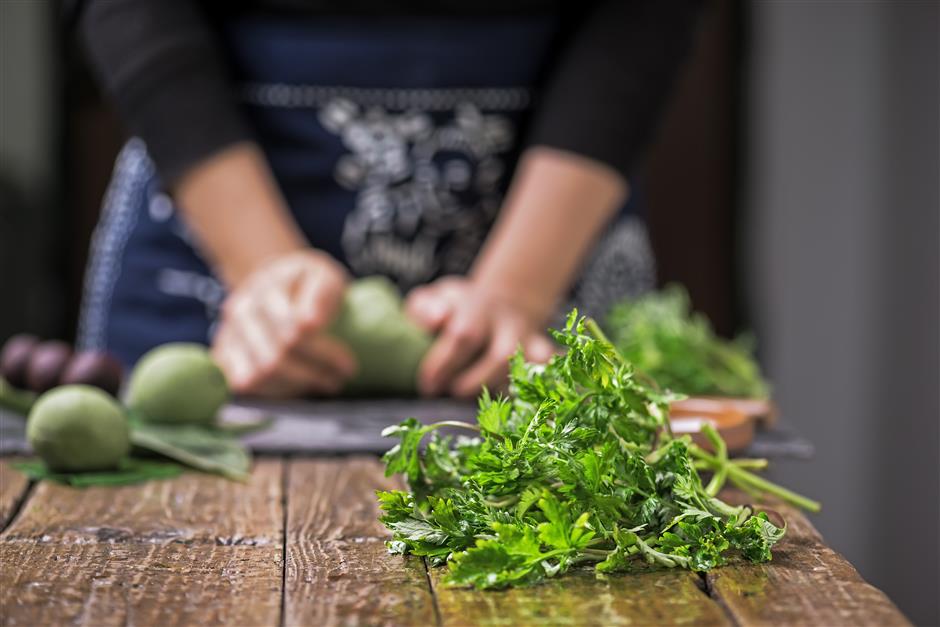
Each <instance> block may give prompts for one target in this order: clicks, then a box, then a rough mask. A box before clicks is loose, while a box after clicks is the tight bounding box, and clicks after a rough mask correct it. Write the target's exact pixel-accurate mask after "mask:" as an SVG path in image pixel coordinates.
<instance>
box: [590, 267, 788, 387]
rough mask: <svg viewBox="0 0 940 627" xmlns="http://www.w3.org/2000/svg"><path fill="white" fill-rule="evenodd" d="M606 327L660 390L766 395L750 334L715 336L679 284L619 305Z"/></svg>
mask: <svg viewBox="0 0 940 627" xmlns="http://www.w3.org/2000/svg"><path fill="white" fill-rule="evenodd" d="M604 328H605V329H606V330H607V333H608V334H609V335H610V338H611V340H612V341H613V343H614V345H615V346H616V347H617V349H618V350H619V351H620V353H621V354H622V355H623V356H624V358H625V359H626V360H627V361H629V362H630V363H632V364H633V365H634V366H635V367H636V368H637V369H638V370H639V371H641V372H643V373H645V374H647V375H649V376H650V377H652V378H653V380H654V381H656V383H658V384H659V385H660V386H662V387H664V388H668V389H670V390H674V391H676V392H682V393H684V394H692V395H712V396H736V397H748V398H766V397H767V396H768V395H769V392H770V388H769V386H768V384H767V382H766V381H765V380H764V378H763V377H762V376H761V371H760V366H758V364H757V361H756V360H755V359H754V347H753V341H752V339H751V338H750V336H747V335H741V336H738V337H737V338H735V339H734V340H726V339H724V338H721V337H719V336H717V335H716V334H715V332H714V331H713V330H712V327H711V325H710V324H709V322H708V319H707V318H706V317H705V316H704V315H702V314H700V313H696V312H693V311H692V309H691V305H690V303H689V295H688V293H687V292H686V291H685V289H684V288H683V287H682V286H681V285H676V284H673V285H669V286H667V287H666V288H665V289H663V290H662V291H659V292H653V293H650V294H647V295H646V296H643V297H640V298H638V299H636V300H624V301H621V302H619V303H617V304H616V305H614V306H613V307H612V308H611V310H610V312H608V314H607V319H606V320H605V323H604Z"/></svg>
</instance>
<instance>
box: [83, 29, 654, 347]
mask: <svg viewBox="0 0 940 627" xmlns="http://www.w3.org/2000/svg"><path fill="white" fill-rule="evenodd" d="M552 34H553V24H552V22H551V21H550V20H548V19H542V18H512V19H505V18H504V19H498V20H496V19H480V20H468V19H461V20H451V19H440V18H433V19H431V18H407V19H405V18H394V19H393V18H382V19H372V20H361V19H360V20H352V19H339V18H329V19H324V18H317V19H315V20H314V19H311V20H306V19H303V20H294V21H289V22H288V21H285V20H283V19H279V20H278V19H259V18H254V19H250V20H249V19H245V20H241V21H238V22H235V23H233V24H231V25H230V26H229V28H228V29H227V30H226V33H225V37H224V41H225V42H226V46H227V48H228V52H229V54H230V57H231V59H232V65H233V67H234V69H235V72H236V78H237V85H238V89H239V93H240V94H241V97H242V100H243V104H244V111H245V114H246V116H247V117H248V119H249V120H250V121H251V123H252V124H253V127H254V129H255V131H256V135H257V139H258V142H259V144H260V145H261V147H262V149H263V150H264V152H265V154H266V156H267V159H268V160H269V162H270V165H271V168H272V171H273V172H274V175H275V177H276V179H277V181H278V184H279V185H280V187H281V190H282V192H283V194H284V196H285V198H286V200H287V202H288V204H289V206H290V208H291V211H292V213H293V214H294V217H295V219H296V220H297V223H298V224H299V226H300V228H301V230H302V231H303V232H304V233H305V235H306V236H307V238H308V239H309V241H310V243H311V244H312V245H313V246H315V247H317V248H320V249H322V250H325V251H327V252H329V253H330V254H332V255H333V256H334V257H335V258H337V259H338V260H340V261H341V262H343V263H344V264H345V265H346V266H347V267H348V268H349V269H350V271H351V272H352V273H353V274H354V275H356V276H366V275H371V274H382V275H385V276H388V277H389V278H391V279H392V280H393V281H395V282H397V284H398V285H399V287H400V288H401V289H402V290H403V291H407V290H408V289H410V288H411V287H413V286H415V285H418V284H421V283H426V282H428V281H430V280H433V279H434V278H437V277H439V276H442V275H446V274H463V273H465V272H466V271H467V270H468V268H469V266H470V264H471V262H472V261H473V259H474V257H475V256H476V254H477V252H478V251H479V249H480V247H481V245H482V243H483V241H484V239H485V238H486V235H487V233H488V232H489V229H490V227H491V225H492V223H493V221H494V219H495V217H496V214H497V212H498V210H499V207H500V204H501V202H502V198H503V195H504V193H505V191H506V187H507V185H508V182H509V178H510V175H511V173H512V170H513V167H514V165H515V161H516V158H517V156H518V150H519V145H520V140H521V139H523V137H522V135H523V133H524V130H525V129H524V125H525V123H526V120H527V116H528V113H529V110H530V107H531V104H532V101H533V99H534V97H535V94H534V93H533V85H534V84H535V83H536V81H537V79H538V77H539V74H540V72H541V71H542V70H543V68H542V64H543V60H544V58H545V56H546V53H547V50H548V46H549V43H550V39H551V37H552ZM634 205H635V201H634V202H633V203H631V204H630V205H628V206H627V207H626V208H625V209H624V211H623V212H622V215H621V219H620V220H618V221H617V222H616V223H615V224H614V225H613V226H612V227H611V228H609V229H608V230H607V231H606V234H605V236H604V237H603V238H602V241H601V242H600V243H599V245H598V247H597V249H596V251H595V254H594V255H593V257H592V258H591V260H590V261H589V262H588V264H587V266H586V267H585V269H584V273H583V276H584V279H583V280H582V281H581V282H579V284H578V286H577V287H576V288H575V290H574V292H573V293H572V298H573V300H574V301H575V302H577V303H579V304H580V305H581V306H582V307H585V306H586V307H587V308H588V310H591V309H594V308H596V310H597V311H600V310H601V308H602V307H603V306H606V303H608V302H609V301H610V300H611V299H612V298H614V297H616V296H619V295H622V294H624V293H635V292H638V291H643V290H645V289H648V288H649V287H650V286H651V285H652V281H653V264H652V255H651V254H650V250H649V244H648V241H647V238H646V233H645V229H644V228H643V225H642V222H641V221H640V220H639V219H638V218H636V217H634V215H633V214H634V211H635V210H634ZM231 219H237V216H236V215H233V216H231ZM246 245H250V244H246ZM224 297H225V289H224V287H223V286H222V284H221V283H220V281H219V280H218V279H217V278H216V277H215V276H214V275H213V273H212V271H211V269H210V268H209V267H208V266H207V265H206V263H205V261H204V260H203V259H202V258H201V257H200V255H199V253H198V252H197V250H196V248H195V246H194V243H193V241H192V238H191V236H190V234H189V233H188V232H187V230H186V228H185V225H184V224H183V222H182V221H181V220H180V218H179V217H178V215H177V210H176V208H175V207H174V205H173V202H172V200H171V199H170V197H169V196H168V195H167V194H166V193H165V192H164V190H163V188H162V186H161V182H160V179H159V177H158V176H157V174H156V172H155V169H154V165H153V163H152V162H151V161H150V158H149V157H148V155H147V150H146V146H145V145H144V144H143V142H142V141H141V140H139V139H132V140H130V141H129V142H128V144H127V145H126V146H125V147H124V149H123V151H122V152H121V154H120V156H119V157H118V160H117V164H116V166H115V172H114V175H113V178H112V182H111V185H110V187H109V189H108V192H107V195H106V197H105V201H104V208H103V212H102V217H101V221H100V223H99V226H98V228H97V230H96V232H95V237H94V239H93V242H92V251H91V256H90V261H89V267H88V270H87V273H86V285H85V293H84V298H83V305H82V314H81V319H80V323H79V344H80V345H81V346H82V347H84V348H106V349H108V350H111V351H113V352H114V353H115V354H116V355H117V356H118V357H119V358H120V359H121V360H122V361H123V362H124V363H125V364H126V365H130V364H133V363H134V362H135V361H136V360H137V359H138V358H139V357H140V355H142V354H143V353H144V352H146V351H147V350H149V349H150V348H152V347H153V346H156V345H158V344H162V343H165V342H170V341H192V342H202V343H208V342H209V341H210V340H211V336H212V333H213V326H214V323H215V321H216V318H217V315H218V312H219V307H220V305H221V302H222V300H223V299H224ZM591 303H593V304H594V307H592V305H591ZM566 306H567V304H566Z"/></svg>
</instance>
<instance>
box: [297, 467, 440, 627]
mask: <svg viewBox="0 0 940 627" xmlns="http://www.w3.org/2000/svg"><path fill="white" fill-rule="evenodd" d="M382 473H383V466H382V464H381V463H380V462H379V461H378V460H377V459H376V458H374V457H352V458H345V459H342V460H329V459H326V460H322V459H321V460H296V461H293V462H291V464H290V467H289V472H288V482H287V485H288V490H287V493H288V512H287V556H286V559H287V571H286V576H285V590H284V594H285V602H284V623H285V624H286V625H360V624H366V625H428V624H433V623H435V622H436V615H435V610H434V599H433V597H432V595H431V591H430V587H429V585H428V581H427V574H426V572H425V569H424V564H423V562H422V561H421V560H419V559H416V558H402V557H398V556H392V555H389V554H388V551H387V550H386V548H385V545H384V541H385V539H386V538H387V535H388V534H387V531H386V530H385V529H384V527H382V525H381V524H380V523H379V522H378V520H377V518H378V514H379V510H378V506H377V504H376V499H375V494H374V492H375V490H377V489H382V490H388V489H392V488H397V487H399V484H398V482H397V481H395V480H393V479H389V478H386V477H384V476H383V474H382Z"/></svg>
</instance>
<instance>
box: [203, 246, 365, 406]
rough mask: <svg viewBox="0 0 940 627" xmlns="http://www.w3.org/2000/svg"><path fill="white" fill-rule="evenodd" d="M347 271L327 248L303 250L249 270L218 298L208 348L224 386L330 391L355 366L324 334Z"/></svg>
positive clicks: (287, 392)
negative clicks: (214, 330) (215, 323)
mask: <svg viewBox="0 0 940 627" xmlns="http://www.w3.org/2000/svg"><path fill="white" fill-rule="evenodd" d="M347 281H348V277H347V274H346V271H345V270H344V269H343V267H342V266H341V265H340V264H339V263H337V262H336V261H335V260H334V259H332V258H331V257H330V256H329V255H327V254H325V253H322V252H319V251H315V250H311V249H305V250H300V251H296V252H292V253H289V254H286V255H283V256H281V257H278V258H277V259H275V260H274V261H271V262H268V263H267V264H265V265H263V266H261V268H259V269H258V270H256V271H254V272H253V273H251V274H250V275H249V276H248V277H247V278H246V279H245V280H244V281H243V282H242V283H240V284H239V285H238V287H237V288H236V289H235V290H234V292H232V293H231V295H230V296H229V297H228V299H227V300H226V302H225V306H224V307H223V312H222V321H221V325H220V327H219V330H218V333H216V336H215V339H214V341H213V344H212V354H213V357H214V358H215V359H216V361H217V362H218V363H219V365H220V366H221V368H222V370H223V371H224V372H225V376H226V379H227V380H228V382H229V386H230V387H231V389H232V391H233V392H235V393H238V394H257V395H262V396H278V397H285V396H296V395H301V394H306V393H317V394H335V393H337V392H339V391H340V389H341V388H342V386H343V383H344V382H345V381H346V380H347V379H348V378H349V377H350V376H352V375H353V374H354V373H355V371H356V368H357V364H356V360H355V357H353V355H352V353H351V352H350V351H349V349H348V348H347V347H346V346H345V345H344V344H343V343H341V342H340V341H338V340H336V339H334V338H332V337H330V336H329V335H327V334H326V333H325V329H326V328H327V327H328V325H329V324H330V322H332V320H333V318H334V317H335V315H336V313H337V311H338V310H339V307H340V304H341V302H342V298H343V291H344V290H345V287H346V283H347Z"/></svg>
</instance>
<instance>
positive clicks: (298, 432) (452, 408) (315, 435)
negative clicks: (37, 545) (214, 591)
mask: <svg viewBox="0 0 940 627" xmlns="http://www.w3.org/2000/svg"><path fill="white" fill-rule="evenodd" d="M266 415H272V416H274V417H275V420H274V423H273V425H272V426H271V427H270V428H269V429H266V430H265V431H262V432H260V433H254V434H252V435H249V436H246V437H245V439H244V441H245V443H246V444H247V445H248V446H249V447H250V448H251V449H252V450H253V451H254V452H255V453H260V454H265V453H267V454H301V455H302V454H331V453H332V454H337V453H354V452H356V453H383V452H385V451H386V450H388V449H389V448H390V447H391V446H392V445H393V444H394V440H389V439H386V438H383V437H382V435H381V433H382V429H384V428H385V427H387V426H389V425H391V424H395V423H397V422H400V421H402V420H404V419H405V418H408V417H414V418H417V419H418V420H420V421H422V422H424V423H432V422H437V421H440V420H465V421H469V422H472V421H473V420H474V418H475V416H476V403H474V402H460V401H454V400H449V399H435V400H418V399H361V400H324V401H306V400H298V401H251V402H238V403H235V404H233V405H231V406H230V407H228V408H226V410H225V415H224V417H225V419H227V420H233V421H238V420H241V419H255V418H259V417H263V416H266ZM461 433H464V434H465V433H466V432H461ZM28 452H29V448H28V446H27V444H26V440H25V437H24V421H23V419H22V418H21V417H19V416H15V415H13V414H10V413H9V412H5V411H3V410H0V455H12V454H23V453H28ZM745 454H746V455H748V456H755V457H776V458H803V459H805V458H808V457H811V456H812V454H813V447H812V445H811V444H810V443H809V442H807V441H806V440H805V439H803V438H800V437H798V436H795V435H793V434H792V433H790V432H788V431H787V430H786V429H785V428H783V427H782V426H781V425H776V426H774V427H773V428H772V429H758V430H757V432H756V434H755V437H754V440H753V441H752V442H751V445H750V447H749V448H748V449H747V451H745Z"/></svg>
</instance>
